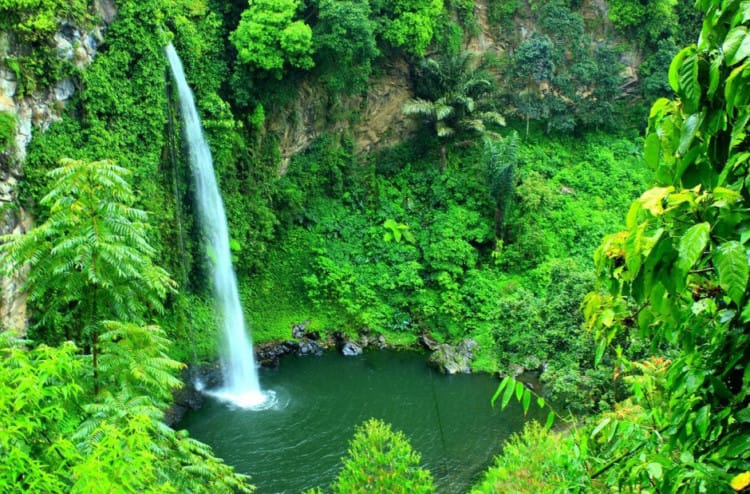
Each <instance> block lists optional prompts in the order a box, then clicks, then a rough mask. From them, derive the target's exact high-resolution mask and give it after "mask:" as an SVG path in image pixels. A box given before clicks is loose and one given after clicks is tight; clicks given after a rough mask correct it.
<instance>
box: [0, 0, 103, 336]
mask: <svg viewBox="0 0 750 494" xmlns="http://www.w3.org/2000/svg"><path fill="white" fill-rule="evenodd" d="M96 10H97V12H98V14H99V18H100V19H101V23H100V25H98V26H96V27H94V28H93V29H91V30H89V31H83V30H81V29H79V28H78V27H77V26H75V25H73V24H70V23H67V22H63V23H61V24H60V29H59V31H58V32H57V33H56V34H55V36H54V40H53V42H54V44H55V47H56V49H57V53H58V56H59V57H60V58H62V59H64V60H66V61H68V62H69V63H71V64H74V65H75V66H76V67H78V68H84V67H85V66H86V65H88V64H89V63H90V62H91V61H92V60H93V58H94V57H95V56H96V49H97V46H98V45H99V43H101V41H102V40H103V35H104V31H105V29H106V25H107V24H108V23H109V22H111V21H112V20H113V18H114V15H115V10H114V5H113V4H112V2H111V1H108V0H104V1H99V2H97V3H96ZM27 51H28V47H26V46H23V45H19V44H17V43H15V41H14V40H13V39H12V37H11V36H10V35H9V34H8V33H0V113H5V114H10V115H12V116H13V118H14V120H15V133H14V136H13V139H12V143H11V145H10V146H9V147H8V149H6V150H5V151H2V152H0V234H8V233H25V232H26V231H28V230H29V228H31V226H32V224H33V221H32V218H31V217H30V216H29V215H28V213H27V212H26V211H25V210H24V209H23V207H22V205H21V203H20V202H19V200H18V199H19V198H18V194H17V192H18V183H19V181H20V180H21V178H22V177H23V164H24V161H25V159H26V149H27V147H28V145H29V142H31V138H32V136H33V134H34V133H36V132H44V131H45V130H46V129H47V128H48V127H49V125H50V124H51V123H52V122H54V121H56V120H59V119H60V115H61V112H62V109H63V108H64V106H65V104H66V103H67V101H68V100H70V98H71V97H72V96H73V94H74V93H75V91H76V82H75V81H74V80H73V79H71V78H67V79H63V80H61V81H58V82H57V83H56V84H55V85H54V86H53V87H50V88H47V89H45V90H42V91H39V92H35V93H32V94H20V92H19V91H18V86H19V84H18V80H17V75H16V73H15V72H13V71H12V70H10V68H8V67H6V66H4V65H3V64H2V60H5V59H6V57H9V56H14V55H17V54H22V53H25V52H27ZM22 278H23V274H21V275H19V276H15V277H2V278H0V331H2V330H5V329H15V330H18V331H21V332H22V333H23V332H25V330H26V325H27V320H26V297H25V296H24V295H23V294H22V293H21V291H20V286H21V284H22V282H23V279H22Z"/></svg>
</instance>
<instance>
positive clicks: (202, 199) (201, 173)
mask: <svg viewBox="0 0 750 494" xmlns="http://www.w3.org/2000/svg"><path fill="white" fill-rule="evenodd" d="M165 50H166V55H167V58H168V60H169V65H170V67H171V68H172V75H173V76H174V81H175V84H176V86H177V91H178V94H179V102H180V112H181V114H182V120H183V127H184V138H185V140H186V143H187V147H188V151H189V155H190V165H191V168H192V171H193V177H194V180H195V195H196V197H195V200H196V203H197V205H198V212H199V219H200V224H201V227H202V230H203V233H204V235H205V237H206V239H207V241H208V244H209V249H210V250H209V252H210V255H209V257H210V260H209V264H210V265H211V271H212V272H211V276H212V278H213V288H214V294H215V298H216V307H217V312H218V316H219V322H220V325H221V327H222V329H223V337H222V344H223V353H222V357H221V358H222V362H221V364H222V372H223V374H224V385H223V387H222V388H221V389H219V390H215V391H210V392H209V394H211V395H213V396H216V397H217V398H219V399H222V400H225V401H229V402H231V403H233V404H234V405H236V406H239V407H242V408H256V407H260V406H262V405H263V404H264V403H265V402H266V400H267V395H266V394H264V393H263V392H262V391H261V389H260V382H259V381H258V373H257V369H256V365H255V355H254V352H253V347H252V341H251V338H250V334H249V332H248V331H247V328H246V326H245V318H244V315H243V313H242V306H241V305H240V297H239V293H238V290H237V278H236V276H235V273H234V268H233V267H232V257H231V251H230V248H229V228H228V227H227V218H226V213H225V211H224V203H223V201H222V199H221V194H220V192H219V187H218V184H217V182H216V176H215V173H214V166H213V159H212V158H211V150H210V148H209V147H208V142H206V138H205V136H204V135H203V129H202V127H201V122H200V117H199V116H198V111H197V109H196V107H195V100H194V98H193V92H192V91H191V89H190V86H188V83H187V80H186V79H185V73H184V70H183V68H182V61H181V60H180V58H179V56H178V55H177V52H176V50H175V49H174V46H172V44H171V43H170V44H169V45H168V46H167V47H166V49H165Z"/></svg>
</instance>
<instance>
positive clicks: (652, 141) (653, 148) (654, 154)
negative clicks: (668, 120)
mask: <svg viewBox="0 0 750 494" xmlns="http://www.w3.org/2000/svg"><path fill="white" fill-rule="evenodd" d="M660 148H661V143H660V141H659V136H658V135H657V134H656V132H653V133H651V134H649V135H648V136H647V137H646V142H645V143H644V145H643V157H644V158H645V159H646V164H648V166H650V167H651V168H656V167H657V166H658V165H659V150H660Z"/></svg>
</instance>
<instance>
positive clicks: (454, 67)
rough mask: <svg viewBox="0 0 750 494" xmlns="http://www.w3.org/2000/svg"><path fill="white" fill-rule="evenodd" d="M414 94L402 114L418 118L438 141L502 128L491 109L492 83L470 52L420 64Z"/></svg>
mask: <svg viewBox="0 0 750 494" xmlns="http://www.w3.org/2000/svg"><path fill="white" fill-rule="evenodd" d="M416 92H417V96H418V97H417V98H416V99H413V100H411V101H409V102H407V103H406V104H405V105H404V107H403V112H404V114H406V115H413V116H418V117H421V118H422V119H423V121H424V122H425V123H426V124H427V125H429V126H430V128H431V129H432V131H433V132H434V133H435V135H436V136H437V137H438V138H439V139H441V140H442V141H445V140H446V139H449V138H451V137H453V136H455V135H457V134H461V133H470V134H471V133H473V134H480V135H484V134H493V133H494V132H493V130H492V129H493V127H496V126H502V125H505V119H504V118H503V116H502V115H501V114H500V113H498V112H497V111H495V109H494V108H492V104H491V100H490V96H492V94H493V93H494V85H493V83H492V80H491V79H490V78H489V77H487V76H486V75H485V74H483V73H482V72H481V71H480V70H478V69H477V67H476V66H475V63H474V56H473V54H472V53H471V52H468V51H466V52H463V53H461V54H459V55H454V56H445V57H441V58H427V59H424V60H422V61H421V63H420V64H419V69H418V81H417V91H416ZM444 146H445V144H443V145H442V147H441V153H442V155H443V159H444V158H445V147H444Z"/></svg>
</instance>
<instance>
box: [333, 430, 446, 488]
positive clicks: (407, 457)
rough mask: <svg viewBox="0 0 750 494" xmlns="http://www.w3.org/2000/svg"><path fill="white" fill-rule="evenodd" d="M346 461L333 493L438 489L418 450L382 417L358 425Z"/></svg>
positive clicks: (344, 460) (334, 485)
mask: <svg viewBox="0 0 750 494" xmlns="http://www.w3.org/2000/svg"><path fill="white" fill-rule="evenodd" d="M343 462H344V468H343V470H342V471H341V473H339V476H338V478H337V479H336V481H335V482H334V483H333V486H332V492H334V493H338V494H351V493H361V492H389V493H393V494H399V493H402V494H420V493H428V492H435V487H434V486H433V483H432V475H431V474H430V472H429V471H428V470H425V469H423V468H421V467H420V466H419V462H420V455H419V453H417V452H415V451H414V450H412V448H411V446H410V445H409V442H408V440H407V439H406V436H404V434H403V433H402V432H393V431H392V430H391V426H390V425H388V424H385V423H383V422H381V421H380V420H376V419H370V420H368V421H367V422H365V423H364V424H362V425H361V426H360V427H358V428H357V431H356V432H355V434H354V438H353V439H352V440H351V442H350V443H349V451H348V453H347V457H346V458H344V459H343Z"/></svg>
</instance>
